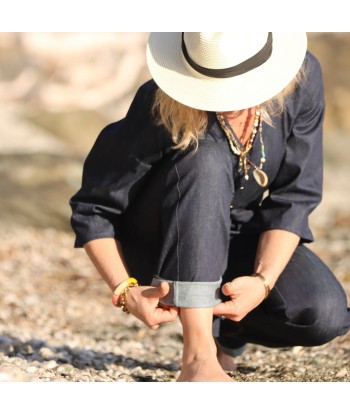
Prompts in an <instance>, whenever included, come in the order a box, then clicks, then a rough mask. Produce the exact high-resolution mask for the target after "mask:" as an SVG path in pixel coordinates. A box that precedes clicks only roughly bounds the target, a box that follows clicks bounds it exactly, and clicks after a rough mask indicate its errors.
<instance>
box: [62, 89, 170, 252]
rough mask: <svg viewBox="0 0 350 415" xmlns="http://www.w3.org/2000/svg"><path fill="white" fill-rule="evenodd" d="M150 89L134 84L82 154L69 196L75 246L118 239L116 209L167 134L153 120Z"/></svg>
mask: <svg viewBox="0 0 350 415" xmlns="http://www.w3.org/2000/svg"><path fill="white" fill-rule="evenodd" d="M154 89H155V84H154V83H152V81H149V82H148V83H146V84H144V85H143V86H142V87H141V88H140V89H139V90H138V92H137V94H136V96H135V98H134V100H133V102H132V104H131V106H130V109H129V111H128V113H127V115H126V117H125V118H124V119H123V120H120V121H118V122H116V123H113V124H110V125H108V126H107V127H105V128H104V129H103V130H102V132H101V133H100V134H99V136H98V138H97V140H96V142H95V144H94V145H93V147H92V149H91V151H90V153H89V154H88V156H87V158H86V160H85V163H84V167H83V178H82V185H81V188H80V190H79V191H78V192H77V193H76V194H75V195H74V196H72V197H71V199H70V201H69V202H70V206H71V209H72V216H71V225H72V228H73V230H74V232H75V234H76V239H75V245H74V246H75V247H76V248H78V247H82V246H83V245H84V244H85V243H87V242H89V241H91V240H94V239H99V238H115V239H118V225H119V223H120V220H121V215H122V213H123V212H124V211H125V210H126V209H127V207H128V206H129V204H130V203H131V202H132V200H133V199H134V198H135V196H136V194H137V193H138V190H139V189H140V187H141V186H142V183H143V180H144V179H145V176H146V173H147V172H148V171H149V170H150V169H151V167H152V165H153V164H154V163H155V162H156V161H158V160H159V159H161V157H162V155H163V153H164V152H166V151H167V150H168V148H169V147H170V143H171V140H170V137H169V135H167V133H166V132H165V131H164V130H163V129H162V127H157V126H156V125H155V123H154V122H153V118H152V114H151V106H152V101H153V95H154V94H153V93H154Z"/></svg>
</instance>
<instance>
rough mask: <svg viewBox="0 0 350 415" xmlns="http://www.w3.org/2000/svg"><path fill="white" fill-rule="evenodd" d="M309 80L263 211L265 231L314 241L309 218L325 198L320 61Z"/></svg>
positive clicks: (309, 72) (311, 68) (302, 90)
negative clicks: (292, 234)
mask: <svg viewBox="0 0 350 415" xmlns="http://www.w3.org/2000/svg"><path fill="white" fill-rule="evenodd" d="M306 70H307V75H306V76H307V80H306V81H304V82H305V85H301V87H300V91H299V92H300V96H299V99H298V104H297V105H295V107H296V108H295V109H294V111H295V113H294V114H291V116H292V117H294V123H293V126H292V129H291V134H290V135H289V137H288V139H287V142H286V148H285V154H284V159H283V161H282V164H281V166H280V169H279V172H278V174H277V176H276V178H275V180H274V181H273V182H272V183H271V186H270V188H269V195H268V197H267V198H265V199H264V201H263V203H262V206H261V209H260V215H261V218H260V219H261V223H262V227H263V231H264V230H269V229H283V230H287V231H290V232H293V233H295V234H297V235H299V236H300V238H301V240H302V242H311V241H313V235H312V232H311V230H310V227H309V220H308V219H309V215H310V213H311V212H312V211H313V210H314V209H315V207H316V206H317V205H318V204H319V203H320V201H321V198H322V179H323V152H322V124H323V118H324V110H325V105H324V96H323V82H322V73H321V68H320V65H319V63H318V62H317V60H316V59H313V60H311V61H309V63H308V66H307V68H306Z"/></svg>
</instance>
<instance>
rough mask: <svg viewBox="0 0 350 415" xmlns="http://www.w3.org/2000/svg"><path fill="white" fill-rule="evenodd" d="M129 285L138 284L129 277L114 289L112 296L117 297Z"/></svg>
mask: <svg viewBox="0 0 350 415" xmlns="http://www.w3.org/2000/svg"><path fill="white" fill-rule="evenodd" d="M130 284H138V282H137V279H136V278H132V277H131V278H128V279H127V280H124V281H122V282H121V283H120V284H118V285H117V286H116V287H115V288H114V291H113V295H115V296H117V297H119V296H120V294H121V293H122V292H123V291H124V290H125V288H126V287H127V286H128V285H130Z"/></svg>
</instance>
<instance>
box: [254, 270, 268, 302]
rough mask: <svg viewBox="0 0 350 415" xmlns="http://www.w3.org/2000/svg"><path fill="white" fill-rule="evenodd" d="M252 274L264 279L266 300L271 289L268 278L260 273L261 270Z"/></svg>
mask: <svg viewBox="0 0 350 415" xmlns="http://www.w3.org/2000/svg"><path fill="white" fill-rule="evenodd" d="M251 276H252V277H258V278H260V279H261V281H262V283H263V284H264V287H265V298H264V300H266V298H267V297H268V296H269V294H270V291H271V289H270V285H269V282H268V281H267V279H266V278H265V277H264V276H263V275H262V274H260V272H254V273H253V274H252V275H251Z"/></svg>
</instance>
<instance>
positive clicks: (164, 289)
mask: <svg viewBox="0 0 350 415" xmlns="http://www.w3.org/2000/svg"><path fill="white" fill-rule="evenodd" d="M169 290H170V285H169V284H168V283H167V282H166V281H162V282H161V283H160V285H158V286H157V287H150V288H147V289H146V290H144V291H142V295H143V296H144V297H146V298H162V297H164V296H166V295H167V294H168V292H169Z"/></svg>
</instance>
